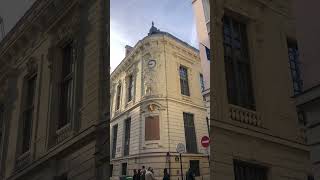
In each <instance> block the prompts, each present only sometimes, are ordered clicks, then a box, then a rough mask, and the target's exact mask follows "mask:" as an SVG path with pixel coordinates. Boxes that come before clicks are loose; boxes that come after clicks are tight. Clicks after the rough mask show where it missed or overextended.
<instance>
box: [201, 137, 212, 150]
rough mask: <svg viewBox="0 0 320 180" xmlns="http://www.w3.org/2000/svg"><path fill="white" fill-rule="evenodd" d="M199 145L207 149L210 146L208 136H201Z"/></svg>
mask: <svg viewBox="0 0 320 180" xmlns="http://www.w3.org/2000/svg"><path fill="white" fill-rule="evenodd" d="M201 144H202V146H203V147H205V148H207V147H209V144H210V138H209V137H208V136H203V137H202V138H201Z"/></svg>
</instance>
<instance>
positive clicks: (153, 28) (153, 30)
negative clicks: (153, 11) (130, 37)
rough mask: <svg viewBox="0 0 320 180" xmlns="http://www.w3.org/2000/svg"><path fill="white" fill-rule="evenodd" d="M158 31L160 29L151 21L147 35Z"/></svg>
mask: <svg viewBox="0 0 320 180" xmlns="http://www.w3.org/2000/svg"><path fill="white" fill-rule="evenodd" d="M158 32H160V30H159V29H157V28H156V27H155V26H154V22H153V21H152V25H151V28H150V30H149V33H148V35H152V34H156V33H158Z"/></svg>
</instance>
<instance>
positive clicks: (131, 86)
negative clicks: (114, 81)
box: [128, 75, 134, 102]
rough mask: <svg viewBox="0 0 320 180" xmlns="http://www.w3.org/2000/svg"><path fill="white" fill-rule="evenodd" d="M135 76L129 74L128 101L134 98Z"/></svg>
mask: <svg viewBox="0 0 320 180" xmlns="http://www.w3.org/2000/svg"><path fill="white" fill-rule="evenodd" d="M133 81H134V80H133V76H132V75H130V76H129V83H128V102H129V101H131V100H132V98H133V93H134V88H133Z"/></svg>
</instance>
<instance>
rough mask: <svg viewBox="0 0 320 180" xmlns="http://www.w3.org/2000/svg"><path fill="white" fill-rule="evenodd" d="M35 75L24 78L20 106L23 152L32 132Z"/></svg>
mask: <svg viewBox="0 0 320 180" xmlns="http://www.w3.org/2000/svg"><path fill="white" fill-rule="evenodd" d="M36 79H37V76H36V75H33V76H31V77H29V78H27V79H25V85H24V95H23V98H24V99H23V108H22V129H21V131H22V132H21V144H20V145H21V151H20V153H21V154H23V153H25V152H27V151H29V149H30V140H31V132H32V119H33V110H34V95H35V89H36Z"/></svg>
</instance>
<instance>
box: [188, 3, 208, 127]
mask: <svg viewBox="0 0 320 180" xmlns="http://www.w3.org/2000/svg"><path fill="white" fill-rule="evenodd" d="M192 7H193V10H194V15H195V21H196V28H197V36H198V41H199V51H200V53H199V56H200V59H201V66H202V72H203V73H202V75H201V82H202V84H203V85H202V95H203V98H204V100H205V102H206V108H207V117H208V121H209V117H210V61H211V59H210V39H209V36H210V4H209V0H192ZM209 122H210V121H209Z"/></svg>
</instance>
